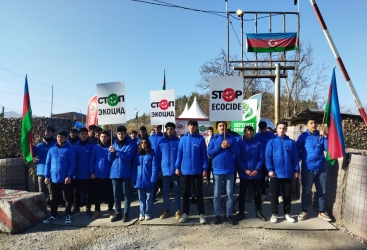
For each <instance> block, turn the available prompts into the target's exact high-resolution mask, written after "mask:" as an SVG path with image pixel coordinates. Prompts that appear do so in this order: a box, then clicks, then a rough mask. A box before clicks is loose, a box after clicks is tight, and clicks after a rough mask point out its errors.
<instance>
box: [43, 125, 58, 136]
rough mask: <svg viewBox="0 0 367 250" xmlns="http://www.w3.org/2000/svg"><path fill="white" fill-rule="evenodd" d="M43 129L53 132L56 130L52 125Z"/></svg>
mask: <svg viewBox="0 0 367 250" xmlns="http://www.w3.org/2000/svg"><path fill="white" fill-rule="evenodd" d="M45 131H50V132H52V133H54V134H55V132H56V130H55V129H54V128H53V127H50V126H48V127H47V128H46V130H45Z"/></svg>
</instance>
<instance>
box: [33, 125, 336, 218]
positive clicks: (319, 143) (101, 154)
mask: <svg viewBox="0 0 367 250" xmlns="http://www.w3.org/2000/svg"><path fill="white" fill-rule="evenodd" d="M215 125H216V129H217V131H218V133H216V134H213V131H214V129H213V128H212V127H208V128H207V130H208V134H209V136H208V137H207V138H206V139H204V137H203V136H201V135H200V134H199V133H198V122H197V121H194V120H192V121H189V122H188V132H187V133H186V134H184V135H177V134H176V132H175V128H176V126H175V124H174V123H172V122H168V123H167V124H166V125H165V133H164V134H163V133H162V126H161V125H158V126H154V130H153V131H151V133H150V136H148V134H147V129H146V127H144V126H142V127H140V129H139V134H138V133H137V132H136V131H134V130H132V131H131V132H130V133H129V134H128V133H127V129H126V127H125V126H119V127H118V128H117V133H116V138H114V137H113V136H112V135H111V134H110V132H109V131H106V130H103V129H102V128H100V127H97V126H95V125H91V126H89V128H88V129H87V128H80V129H79V130H76V129H72V130H71V131H70V134H69V138H68V139H67V133H66V132H65V131H59V132H57V133H56V130H55V129H54V128H52V127H48V128H46V129H45V132H44V137H43V139H42V141H41V142H40V143H38V144H37V145H35V146H34V153H35V156H38V162H37V172H36V173H37V177H38V183H39V191H40V192H43V193H44V194H45V195H46V197H49V205H50V206H51V214H50V216H49V217H47V218H46V219H45V220H44V221H43V222H44V223H49V222H52V221H54V220H56V219H57V208H58V206H59V203H60V200H63V201H65V206H66V210H65V223H67V224H69V223H72V221H71V214H74V213H80V207H81V200H82V199H83V202H85V205H86V215H87V216H88V217H90V218H92V219H98V218H100V216H101V206H100V204H101V202H103V201H104V202H106V203H107V204H108V211H107V212H108V215H109V217H110V220H111V222H116V221H120V220H122V221H124V222H127V221H129V220H130V215H129V212H130V204H131V199H132V194H131V193H132V188H133V187H135V188H136V189H137V190H138V195H139V203H140V213H139V220H141V221H142V220H149V219H151V218H152V217H155V216H157V215H153V206H154V200H155V195H156V194H157V193H158V195H159V194H160V193H163V206H164V210H163V213H162V214H161V215H160V218H161V219H166V218H168V217H170V216H171V213H170V211H172V209H171V207H170V206H171V205H170V201H169V199H170V197H169V196H170V190H171V189H173V193H174V199H175V202H174V209H173V211H175V212H174V216H175V218H176V219H177V220H178V221H179V222H180V223H184V222H186V221H187V220H188V218H189V211H190V197H191V195H192V194H195V201H196V205H197V210H198V214H199V222H200V223H201V224H204V223H206V217H205V211H204V197H203V191H202V188H203V187H202V183H203V179H204V178H206V186H207V187H208V186H210V185H211V182H210V175H211V172H212V174H213V184H214V194H213V206H214V212H215V217H214V224H219V223H220V222H221V215H222V211H221V194H222V187H223V186H224V189H225V194H226V211H225V218H226V220H227V221H228V222H229V223H230V224H233V225H234V224H235V223H236V222H237V221H240V220H243V219H244V218H245V196H246V193H247V192H248V189H249V187H252V191H253V200H254V203H255V212H256V217H257V218H258V219H260V220H262V221H266V220H267V218H265V216H264V215H263V214H262V204H261V203H262V200H264V199H265V198H266V187H267V183H269V186H270V191H271V211H272V216H271V218H270V222H272V223H277V221H278V218H279V203H280V202H279V196H280V195H281V194H282V197H283V214H284V218H285V219H286V220H287V221H289V222H291V223H293V222H295V220H294V218H292V217H291V215H290V212H291V186H292V180H293V178H299V175H300V172H301V176H302V186H303V188H302V211H301V212H300V214H299V216H298V220H299V221H302V220H305V219H306V218H307V208H308V205H309V201H310V193H311V187H312V185H313V184H315V186H316V190H317V197H318V205H319V207H318V209H319V215H318V216H319V217H320V218H322V219H324V220H327V221H330V220H331V219H330V217H329V216H328V214H327V212H326V211H325V204H324V203H325V202H324V195H325V175H326V174H325V157H324V151H326V150H327V134H326V133H325V132H324V131H318V130H317V129H316V128H317V124H316V121H315V120H312V119H310V120H308V121H307V122H306V126H307V131H306V132H304V133H303V134H302V135H301V136H300V137H299V138H298V140H297V142H295V141H293V140H291V139H290V138H289V137H288V136H287V135H286V132H287V123H286V122H279V123H278V124H277V125H276V128H275V131H276V133H275V134H274V133H273V132H271V131H269V128H268V127H267V124H266V122H263V121H262V122H260V123H259V125H258V126H259V132H258V133H257V134H256V135H254V128H253V127H252V126H246V127H245V129H244V136H238V137H235V136H234V135H232V134H231V133H230V130H228V129H227V127H226V126H227V125H226V122H224V121H219V122H216V124H215ZM55 135H56V138H55ZM300 160H301V161H302V165H301V166H302V167H301V168H300V166H299V161H300ZM237 172H238V176H239V178H240V191H239V199H238V201H239V211H238V212H237V214H236V216H234V215H232V209H233V203H234V200H233V188H234V185H235V180H236V175H237ZM181 181H182V186H183V187H182V188H183V196H182V197H180V190H181ZM159 183H160V184H159ZM192 188H193V190H191V189H192ZM122 195H123V196H124V207H123V210H122V208H121V197H122ZM181 198H182V203H183V206H182V210H181ZM92 204H95V212H94V214H93V213H92V211H91V208H92ZM72 205H73V211H71V208H72Z"/></svg>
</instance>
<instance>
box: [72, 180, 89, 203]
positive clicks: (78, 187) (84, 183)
mask: <svg viewBox="0 0 367 250" xmlns="http://www.w3.org/2000/svg"><path fill="white" fill-rule="evenodd" d="M91 181H92V180H91V179H83V180H80V179H76V180H73V188H74V204H75V208H76V209H78V208H80V195H81V192H82V188H83V190H84V192H85V206H86V208H87V209H90V208H91V191H92V182H91Z"/></svg>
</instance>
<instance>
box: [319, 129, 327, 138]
mask: <svg viewBox="0 0 367 250" xmlns="http://www.w3.org/2000/svg"><path fill="white" fill-rule="evenodd" d="M320 135H322V136H323V137H325V138H327V133H326V131H324V130H321V131H320Z"/></svg>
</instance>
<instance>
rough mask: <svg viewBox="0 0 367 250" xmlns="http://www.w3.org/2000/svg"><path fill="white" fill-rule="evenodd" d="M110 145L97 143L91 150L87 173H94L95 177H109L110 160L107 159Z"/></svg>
mask: <svg viewBox="0 0 367 250" xmlns="http://www.w3.org/2000/svg"><path fill="white" fill-rule="evenodd" d="M110 145H111V144H107V145H102V144H98V145H96V146H95V147H94V148H93V150H92V155H91V158H90V168H89V173H90V174H95V175H96V177H97V178H101V179H106V178H110V171H111V162H110V161H109V160H108V153H109V152H110V151H109V147H110Z"/></svg>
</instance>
